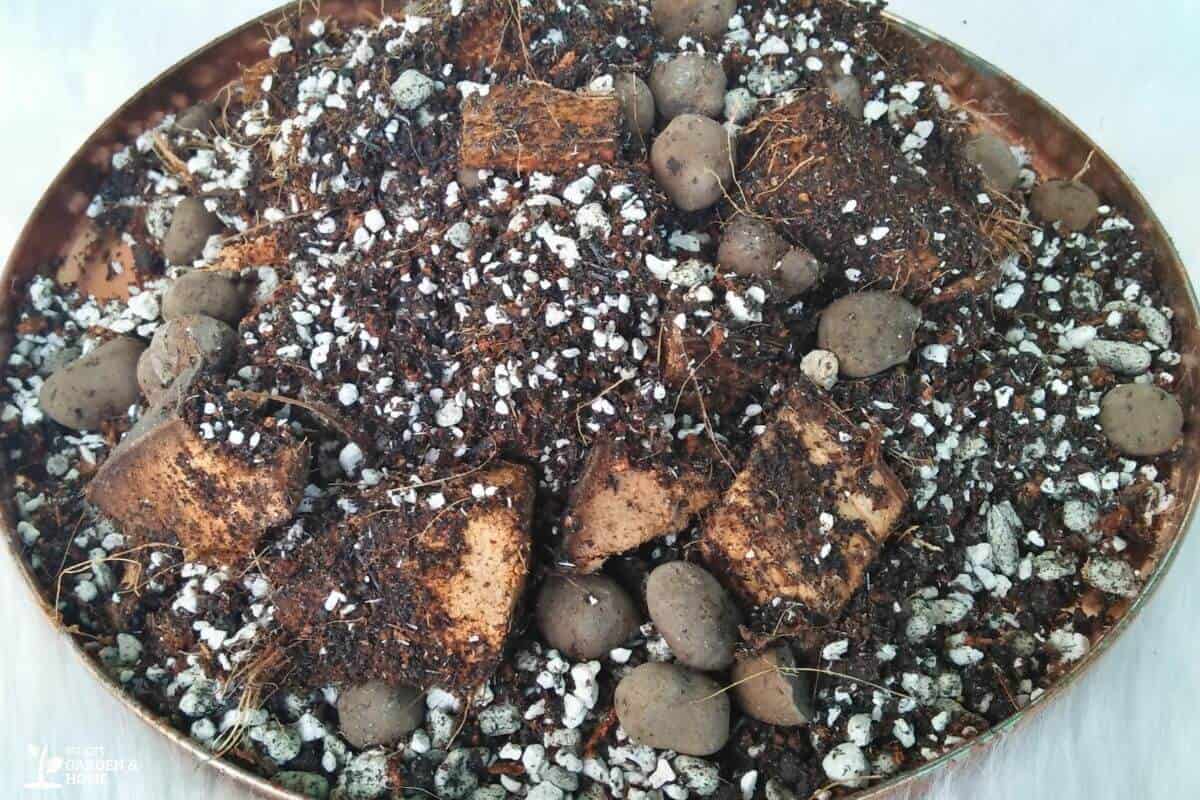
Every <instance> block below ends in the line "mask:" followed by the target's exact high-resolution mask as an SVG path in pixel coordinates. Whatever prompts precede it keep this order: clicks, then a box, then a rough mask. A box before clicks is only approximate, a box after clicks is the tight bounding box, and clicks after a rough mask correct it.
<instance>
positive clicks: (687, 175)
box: [650, 114, 733, 211]
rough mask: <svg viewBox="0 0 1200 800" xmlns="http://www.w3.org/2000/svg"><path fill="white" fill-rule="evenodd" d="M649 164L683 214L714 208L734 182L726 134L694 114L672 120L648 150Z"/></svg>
mask: <svg viewBox="0 0 1200 800" xmlns="http://www.w3.org/2000/svg"><path fill="white" fill-rule="evenodd" d="M650 163H651V166H652V167H653V168H654V177H655V179H656V180H657V181H658V184H659V185H660V186H661V187H662V188H663V191H665V192H666V193H667V195H668V196H669V197H670V198H671V201H672V202H673V203H675V205H676V206H678V207H679V208H681V209H683V210H684V211H699V210H701V209H704V208H708V207H709V206H711V205H713V204H714V203H716V202H717V201H718V200H720V199H721V197H722V194H723V192H724V186H725V184H727V183H729V182H730V181H732V180H733V164H732V163H731V161H730V152H729V134H728V133H726V131H725V129H724V128H723V127H721V124H720V123H719V122H716V121H715V120H711V119H709V118H708V117H701V116H698V115H696V114H681V115H680V116H678V117H676V118H675V119H673V120H671V124H670V125H668V126H667V128H666V130H664V131H663V132H662V133H660V134H659V135H658V138H656V139H655V140H654V144H653V145H652V146H651V148H650Z"/></svg>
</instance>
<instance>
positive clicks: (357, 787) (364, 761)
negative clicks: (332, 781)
mask: <svg viewBox="0 0 1200 800" xmlns="http://www.w3.org/2000/svg"><path fill="white" fill-rule="evenodd" d="M387 786H388V778H387V753H385V752H384V751H382V750H370V751H368V752H366V753H360V754H359V755H357V756H355V757H354V758H353V759H352V760H351V761H350V763H349V764H347V765H346V768H345V769H344V770H342V774H341V775H339V776H338V783H337V789H338V791H340V792H341V793H342V796H343V797H345V798H346V800H374V798H376V797H379V796H380V795H381V794H383V793H384V792H386V791H387Z"/></svg>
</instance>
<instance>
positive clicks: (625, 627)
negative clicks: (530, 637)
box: [536, 575, 641, 660]
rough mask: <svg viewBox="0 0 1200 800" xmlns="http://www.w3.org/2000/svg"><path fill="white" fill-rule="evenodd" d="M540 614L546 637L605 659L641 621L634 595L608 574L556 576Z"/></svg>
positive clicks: (569, 650)
mask: <svg viewBox="0 0 1200 800" xmlns="http://www.w3.org/2000/svg"><path fill="white" fill-rule="evenodd" d="M536 617H537V625H538V630H540V631H541V633H542V637H543V638H544V639H545V640H546V642H547V643H548V644H549V645H550V646H551V647H553V648H554V649H556V650H559V651H561V652H563V653H565V654H566V655H568V656H570V657H571V658H573V659H576V660H590V659H596V658H602V657H603V656H605V655H607V654H608V653H609V651H611V650H613V649H614V648H616V647H619V646H620V645H621V644H623V643H624V642H626V641H627V640H629V639H630V638H631V637H632V636H633V635H634V634H635V633H637V630H638V625H639V624H640V622H641V619H640V616H639V614H638V611H637V607H636V606H635V605H634V602H633V598H632V597H630V596H629V593H628V592H626V591H625V590H624V589H623V588H621V586H620V585H619V584H618V583H617V582H616V581H614V580H613V579H612V578H609V577H608V576H606V575H565V576H564V575H551V576H550V577H549V578H547V579H546V582H545V584H543V586H542V590H541V592H540V593H539V594H538V599H537V612H536Z"/></svg>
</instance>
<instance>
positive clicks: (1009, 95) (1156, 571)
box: [0, 0, 1200, 800]
mask: <svg viewBox="0 0 1200 800" xmlns="http://www.w3.org/2000/svg"><path fill="white" fill-rule="evenodd" d="M405 5H406V4H405V3H402V2H392V1H391V0H384V2H383V4H382V11H383V12H384V13H399V12H401V11H402V9H403V7H404V6H405ZM296 8H297V4H295V3H289V4H288V5H286V6H284V7H282V8H279V9H276V10H275V11H271V12H268V13H266V14H264V15H262V16H261V17H258V18H257V19H254V20H251V21H250V22H247V23H246V24H245V25H242V26H241V27H239V28H237V29H236V30H233V31H231V32H229V33H228V34H226V35H224V36H222V37H220V38H218V39H216V40H214V41H213V42H211V43H210V44H208V45H206V46H205V47H203V48H201V49H199V50H197V51H196V52H195V53H193V54H192V55H190V56H188V57H187V58H185V59H183V60H182V61H180V62H179V63H178V64H176V65H175V66H173V67H171V68H170V69H168V70H167V71H166V72H164V73H163V74H162V75H160V76H158V77H157V78H155V79H154V80H153V81H151V82H150V83H149V84H147V86H146V87H145V88H144V89H142V90H141V91H140V92H138V93H137V94H136V95H134V97H132V98H131V99H130V100H129V101H128V102H127V103H125V105H123V106H122V107H121V108H119V109H118V110H117V111H116V113H114V114H113V115H112V116H111V117H109V118H108V120H106V121H105V122H104V124H103V125H101V126H100V128H99V129H98V130H97V131H96V132H95V133H93V134H92V136H91V137H90V138H89V139H88V140H87V142H85V143H84V145H83V146H82V147H81V148H79V150H78V151H77V152H76V153H75V155H74V157H73V158H72V159H71V160H70V161H69V162H68V163H67V165H66V167H64V168H63V170H62V171H61V172H60V173H59V174H58V176H57V177H56V178H55V179H54V182H53V183H52V184H51V185H50V188H49V189H47V191H46V193H45V194H44V195H43V196H42V199H41V201H40V202H39V203H38V205H37V208H36V209H35V210H34V212H33V215H32V216H31V217H30V219H29V221H28V222H27V223H26V224H25V227H24V229H23V230H22V231H21V235H20V237H19V238H18V239H17V243H16V246H15V247H14V248H13V251H12V254H11V255H10V257H9V259H8V263H7V264H6V265H5V267H4V271H3V274H2V277H3V285H4V286H5V287H7V288H8V291H7V293H6V294H5V295H4V297H3V298H0V363H3V362H6V361H7V357H8V353H9V350H10V348H11V346H12V340H13V331H12V326H13V316H14V308H15V307H16V304H17V303H18V302H19V293H20V290H21V289H22V288H23V287H24V285H25V283H26V282H27V280H28V279H29V278H30V277H31V276H32V275H33V274H34V273H35V272H36V270H37V268H38V266H39V265H44V264H47V263H49V262H51V261H52V260H53V259H55V258H57V257H61V256H64V255H65V254H66V253H67V252H69V251H70V249H71V247H72V244H73V243H74V242H75V241H76V239H77V238H78V237H79V235H80V233H81V231H82V230H83V227H84V223H85V222H86V217H85V214H84V211H85V210H86V209H87V206H88V204H89V202H90V201H91V198H92V194H93V192H94V190H95V189H96V187H97V186H98V185H99V182H100V179H101V177H102V176H103V174H104V173H105V172H106V171H107V169H108V165H109V162H110V160H111V158H112V155H113V153H114V152H115V151H117V150H118V149H120V148H121V147H124V146H125V145H126V144H128V143H130V142H131V141H132V140H133V139H134V138H136V137H137V136H138V135H139V134H140V133H141V132H143V131H144V130H146V129H147V128H150V127H152V126H154V125H155V124H157V122H158V121H159V120H161V119H162V117H163V115H164V113H165V112H166V111H168V110H172V111H178V110H182V109H184V108H186V107H188V106H190V105H192V104H193V103H195V102H197V101H200V100H205V99H210V98H213V97H215V96H216V95H217V94H218V93H219V92H220V90H221V89H222V88H223V87H224V86H226V85H227V84H229V83H231V82H233V81H234V80H236V79H237V78H238V77H239V76H240V69H239V66H238V65H241V64H252V63H254V62H256V61H258V60H261V59H263V58H265V57H266V53H265V48H264V40H263V27H264V25H267V26H272V27H274V26H276V25H279V24H280V23H281V22H283V21H284V19H285V18H287V19H294V18H295V14H296ZM380 10H381V8H380V4H379V3H361V2H354V0H323V2H321V3H320V13H321V16H322V17H323V18H326V19H328V18H336V19H338V20H339V21H341V23H342V24H343V25H345V26H353V25H360V24H367V23H373V22H377V21H378V19H379V16H378V12H379V11H380ZM305 16H306V20H305V21H306V22H307V16H310V14H306V15H305ZM885 19H886V24H884V25H881V26H880V28H879V29H878V30H876V31H874V33H873V35H874V38H875V39H876V42H877V43H878V44H880V45H882V46H883V47H888V46H892V47H899V46H904V47H907V48H910V52H913V51H919V52H920V59H921V61H922V62H923V63H922V67H923V70H922V71H923V72H924V73H925V74H928V75H937V76H938V77H939V79H940V82H941V84H942V86H943V87H945V88H946V89H947V90H948V91H949V92H950V94H951V95H952V97H953V98H954V99H955V100H956V101H958V102H959V103H962V104H968V103H969V106H968V107H970V108H972V109H973V110H974V111H975V112H977V113H979V114H980V115H981V116H982V115H988V116H987V118H988V119H990V120H999V122H992V123H989V124H991V125H992V126H993V127H994V128H995V129H996V130H997V131H998V132H999V133H1001V134H1002V135H1005V136H1007V137H1009V138H1011V139H1018V140H1020V141H1021V142H1022V143H1023V144H1025V146H1026V147H1027V148H1028V150H1029V153H1030V156H1031V158H1032V161H1033V166H1034V168H1035V169H1036V170H1037V171H1038V172H1039V173H1040V174H1043V175H1052V176H1070V175H1073V174H1075V173H1076V172H1077V171H1079V169H1080V168H1081V167H1082V166H1083V164H1084V162H1085V161H1087V159H1088V158H1089V156H1090V158H1091V164H1090V167H1089V169H1088V172H1087V181H1088V183H1089V184H1090V185H1091V186H1092V187H1093V188H1094V189H1096V191H1097V192H1099V194H1100V196H1101V197H1102V198H1104V200H1105V201H1106V202H1108V203H1111V204H1112V205H1114V206H1116V207H1117V208H1119V209H1121V210H1122V212H1123V213H1124V214H1125V215H1126V216H1127V217H1128V218H1129V220H1130V221H1131V222H1133V223H1134V224H1135V225H1136V226H1137V228H1138V230H1139V231H1140V233H1141V236H1142V240H1143V242H1144V244H1145V246H1146V247H1147V248H1148V249H1149V250H1150V251H1151V253H1152V254H1153V256H1154V260H1155V264H1156V265H1157V270H1158V271H1157V274H1156V278H1157V279H1158V282H1159V285H1160V286H1161V287H1162V289H1163V294H1164V296H1165V297H1166V298H1167V301H1168V302H1169V303H1170V305H1171V307H1172V309H1173V310H1174V312H1175V318H1176V321H1177V325H1176V331H1177V336H1178V340H1177V346H1178V350H1179V352H1180V353H1181V354H1182V355H1183V363H1182V365H1181V367H1180V380H1179V382H1178V385H1179V395H1180V399H1181V400H1182V401H1183V405H1184V413H1185V416H1186V424H1187V425H1188V426H1189V428H1190V430H1193V431H1195V430H1200V405H1198V404H1197V403H1196V402H1195V399H1196V397H1197V394H1198V391H1197V380H1198V379H1200V370H1198V369H1197V364H1198V361H1200V312H1198V311H1197V303H1196V298H1195V294H1194V292H1193V290H1192V287H1191V285H1190V283H1189V281H1188V276H1187V271H1186V269H1185V268H1184V265H1183V264H1182V263H1181V262H1180V259H1179V254H1178V253H1177V252H1176V251H1175V248H1174V246H1173V245H1172V243H1171V240H1170V238H1169V237H1168V236H1167V233H1166V231H1165V230H1163V227H1162V224H1161V223H1160V222H1159V220H1158V217H1156V216H1155V214H1154V212H1153V211H1152V210H1151V209H1150V207H1149V205H1148V204H1147V203H1146V200H1145V198H1144V197H1142V195H1141V193H1140V192H1139V191H1138V190H1137V188H1136V187H1135V186H1134V185H1133V183H1132V182H1131V181H1130V180H1129V177H1128V176H1127V175H1126V174H1125V173H1124V172H1122V171H1121V169H1120V168H1119V167H1118V166H1117V165H1116V164H1114V163H1113V161H1112V159H1110V158H1109V157H1108V156H1107V155H1106V154H1105V153H1104V152H1103V151H1102V150H1100V148H1098V147H1097V146H1096V145H1095V144H1094V143H1093V142H1092V141H1091V139H1089V138H1088V137H1087V136H1086V135H1085V134H1084V133H1083V132H1082V131H1081V130H1079V129H1078V128H1076V127H1075V126H1074V125H1073V124H1071V122H1070V121H1068V120H1067V119H1066V118H1065V117H1063V116H1062V115H1061V114H1060V113H1058V112H1057V111H1056V110H1055V109H1053V108H1052V107H1051V106H1050V105H1048V104H1047V103H1046V102H1045V101H1044V100H1042V99H1041V98H1040V97H1038V96H1037V95H1036V94H1034V93H1033V92H1031V91H1030V90H1029V89H1027V88H1026V87H1024V86H1022V85H1021V84H1020V83H1018V82H1017V81H1015V80H1013V78H1012V77H1010V76H1009V75H1007V74H1005V73H1004V72H1002V71H1001V70H999V69H997V68H996V67H995V66H993V65H991V64H989V63H987V62H986V61H984V60H982V59H980V58H978V57H976V56H974V55H972V54H971V53H968V52H966V51H965V50H963V49H961V48H959V47H957V46H956V45H954V44H952V43H951V42H948V41H946V40H945V39H943V38H941V37H939V36H937V35H936V34H933V33H931V32H929V31H927V30H925V29H923V28H921V27H919V26H917V25H914V24H913V23H911V22H908V21H907V20H904V19H901V18H899V17H896V16H895V15H891V14H885ZM1017 123H1019V125H1018V124H1017ZM1198 443H1200V437H1194V436H1193V437H1188V438H1187V440H1186V441H1185V443H1184V445H1183V448H1184V450H1183V452H1182V454H1181V457H1180V459H1179V460H1178V462H1177V465H1176V466H1175V467H1174V468H1172V469H1171V471H1170V474H1169V475H1168V476H1167V480H1168V482H1169V484H1170V486H1171V490H1172V493H1173V494H1174V495H1175V496H1176V497H1177V498H1179V500H1180V502H1179V503H1177V504H1176V505H1175V506H1174V508H1172V509H1171V510H1170V511H1168V512H1167V513H1165V514H1163V515H1162V516H1160V517H1158V518H1157V525H1158V530H1157V534H1158V539H1157V546H1156V548H1155V549H1154V551H1153V552H1152V553H1151V554H1150V556H1149V557H1148V558H1147V561H1146V563H1145V564H1143V565H1142V566H1141V574H1143V575H1145V576H1147V577H1146V580H1145V587H1144V588H1143V590H1142V592H1141V594H1140V595H1138V597H1137V598H1136V599H1134V600H1133V601H1132V603H1130V604H1129V607H1128V609H1127V610H1126V611H1125V613H1124V614H1123V615H1122V616H1121V618H1120V619H1119V620H1117V621H1116V622H1115V623H1114V624H1113V625H1112V627H1111V628H1110V629H1109V631H1108V632H1107V634H1105V635H1104V636H1103V637H1102V638H1101V639H1100V640H1099V641H1096V642H1093V643H1092V645H1093V646H1092V648H1091V650H1090V651H1089V652H1088V654H1087V655H1086V656H1085V657H1084V658H1083V659H1081V660H1080V661H1079V662H1078V663H1077V664H1076V665H1075V666H1074V668H1073V669H1072V670H1071V671H1070V672H1069V673H1067V674H1066V675H1064V676H1063V677H1062V678H1061V679H1059V680H1058V681H1057V682H1056V683H1055V684H1054V685H1053V686H1052V687H1051V688H1050V689H1049V690H1048V691H1047V692H1046V693H1045V694H1043V695H1042V696H1041V697H1039V698H1038V699H1037V700H1035V701H1034V702H1032V703H1031V704H1030V705H1029V706H1027V707H1026V708H1024V709H1022V710H1021V711H1020V712H1018V713H1017V714H1014V715H1013V716H1012V717H1010V718H1009V719H1007V720H1005V721H1004V722H1003V723H1001V724H999V725H996V726H995V727H993V728H991V729H989V730H988V731H986V732H985V733H983V734H981V735H980V736H978V737H976V738H974V739H972V740H971V741H969V742H965V743H964V744H962V745H960V746H959V747H958V748H956V749H954V750H953V751H951V752H949V753H947V754H946V755H943V756H941V757H940V758H938V759H936V760H934V761H930V762H928V763H926V764H923V765H922V766H920V767H918V768H917V769H915V770H912V771H910V772H906V773H903V774H901V775H899V776H897V777H895V778H892V779H890V780H888V781H885V782H883V783H879V784H876V785H874V786H871V787H870V788H867V789H864V790H863V791H861V792H859V793H858V794H857V795H855V797H857V798H883V797H886V796H889V795H891V794H892V793H893V792H895V791H896V790H898V789H900V788H901V787H904V788H905V789H907V790H910V791H911V790H913V789H916V788H918V787H919V786H921V785H923V784H925V783H927V782H928V781H930V780H931V778H932V776H933V775H934V773H936V772H938V771H939V770H940V769H942V768H944V767H945V766H947V765H949V764H950V763H952V762H956V761H961V760H963V759H966V758H968V757H971V756H972V755H974V754H977V753H979V752H980V751H981V750H983V749H984V748H986V747H988V746H989V745H991V744H992V743H994V742H995V741H996V740H997V739H999V738H1000V737H1001V736H1004V735H1007V734H1009V733H1011V732H1012V731H1014V730H1015V729H1016V728H1017V727H1018V726H1020V725H1021V724H1023V723H1025V722H1027V721H1028V720H1030V719H1032V718H1033V717H1034V716H1035V715H1036V714H1038V712H1040V711H1041V710H1042V709H1044V708H1046V707H1047V705H1049V704H1050V703H1052V702H1053V701H1054V699H1055V698H1056V697H1058V696H1059V695H1061V694H1063V693H1064V692H1066V691H1068V690H1069V689H1070V687H1071V685H1072V684H1073V683H1074V682H1075V681H1076V680H1078V679H1079V678H1080V676H1082V675H1083V674H1084V673H1085V672H1086V671H1087V670H1088V669H1089V668H1091V666H1092V665H1093V664H1094V663H1095V662H1096V661H1097V659H1099V658H1100V657H1101V655H1102V654H1103V653H1105V652H1106V651H1107V650H1108V648H1109V647H1110V646H1111V645H1112V643H1113V642H1114V641H1115V640H1116V639H1117V637H1119V636H1120V635H1121V633H1122V632H1123V631H1124V630H1125V629H1126V628H1127V627H1128V626H1129V625H1130V624H1131V623H1132V622H1133V621H1134V619H1135V618H1136V617H1137V615H1138V612H1139V611H1141V609H1142V608H1143V607H1144V606H1145V605H1146V603H1147V602H1148V601H1149V599H1150V596H1151V595H1152V594H1153V593H1154V590H1155V589H1156V588H1157V587H1158V585H1159V583H1161V581H1162V579H1163V577H1164V576H1165V575H1166V573H1167V570H1168V569H1169V567H1170V566H1171V562H1172V561H1173V560H1174V557H1175V554H1176V552H1177V551H1178V549H1179V546H1180V544H1181V542H1182V540H1183V535H1184V533H1185V532H1186V531H1187V529H1188V523H1189V521H1190V520H1191V517H1192V514H1193V512H1194V511H1195V508H1196V503H1197V498H1198V494H1197V489H1198V487H1200V482H1198V479H1200V450H1198V449H1197V448H1198ZM12 495H13V492H12V484H11V478H10V477H9V476H7V475H4V474H3V473H2V471H0V500H2V501H3V502H0V530H2V531H3V533H4V536H5V539H6V540H7V544H8V550H9V552H10V553H11V555H12V557H13V559H15V561H16V563H17V567H18V569H19V571H20V572H21V575H22V577H23V578H24V579H25V582H26V584H27V585H28V586H29V589H30V591H31V592H33V594H34V595H35V596H36V597H37V599H38V603H39V606H40V607H41V609H42V611H43V613H44V615H45V621H46V624H48V625H55V624H57V623H56V622H55V613H54V609H53V607H52V603H53V598H51V597H48V596H47V595H46V594H45V592H44V590H43V588H42V587H41V586H39V585H38V583H37V582H36V580H35V578H34V576H33V573H32V572H31V571H30V569H29V565H28V564H27V563H26V561H25V559H24V557H23V556H22V552H21V548H22V546H21V541H20V539H19V537H18V536H17V535H16V522H15V519H14V515H13V508H12ZM81 642H82V640H81V639H79V638H75V639H73V644H74V649H75V652H76V654H78V655H79V657H80V659H82V661H83V663H84V664H85V666H86V668H87V669H88V671H89V672H90V673H91V674H92V675H93V676H94V677H95V679H96V681H97V682H98V684H99V685H100V686H103V687H104V688H105V689H107V690H108V691H110V692H112V693H114V694H115V695H117V696H118V697H119V698H120V699H121V700H122V701H124V703H125V704H126V706H127V707H128V708H129V710H130V711H131V712H132V713H133V714H136V715H137V716H138V717H139V718H141V719H142V720H144V721H145V722H146V723H147V724H148V725H151V726H153V727H154V728H155V729H156V730H158V732H159V733H161V734H162V735H163V736H165V737H167V738H168V739H170V740H171V741H173V742H174V743H175V744H177V745H179V746H180V747H182V748H184V749H186V750H188V751H189V752H190V753H192V754H193V755H194V756H195V757H196V758H197V759H199V760H200V761H201V762H203V763H205V764H208V765H210V766H211V767H212V768H213V769H216V770H219V771H220V772H222V773H225V774H226V775H228V776H230V777H232V778H233V779H234V780H236V781H237V782H238V783H239V784H241V785H242V786H244V787H246V789H247V790H249V791H252V792H254V793H256V794H258V795H260V796H263V797H271V798H281V800H282V799H284V798H299V796H298V795H295V794H293V793H292V792H289V791H286V790H284V789H282V788H280V787H279V786H276V785H275V784H273V783H271V782H270V781H269V780H267V779H266V778H264V777H262V776H260V775H256V774H254V773H252V772H249V771H247V770H245V769H243V768H241V767H239V766H237V765H236V764H233V763H231V762H229V761H225V760H222V759H213V758H212V754H211V753H210V752H209V751H208V750H206V749H205V748H203V747H201V746H200V745H198V744H196V743H195V742H194V741H192V740H191V739H190V738H189V737H188V736H187V735H186V734H185V733H183V732H181V731H178V730H176V729H175V728H173V727H171V726H170V725H169V724H167V723H166V722H165V721H164V720H162V719H160V718H159V717H157V716H156V715H154V714H153V713H151V712H150V711H149V710H147V709H146V708H144V707H142V706H141V705H139V704H138V703H137V702H136V701H135V700H134V699H133V698H132V697H130V696H129V695H127V694H126V693H125V692H124V691H123V690H122V689H121V687H120V686H119V685H118V684H117V683H116V682H115V681H114V680H113V679H112V678H111V677H109V676H108V675H107V674H106V673H105V672H104V671H103V670H102V669H101V668H100V666H99V664H98V663H97V661H96V660H95V659H94V658H92V657H91V656H90V655H88V654H87V653H85V652H84V650H83V648H82V646H81Z"/></svg>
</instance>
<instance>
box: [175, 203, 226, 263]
mask: <svg viewBox="0 0 1200 800" xmlns="http://www.w3.org/2000/svg"><path fill="white" fill-rule="evenodd" d="M224 229H225V226H224V224H222V222H221V220H220V219H218V218H217V215H216V214H214V213H213V212H211V211H209V210H208V207H207V206H206V205H205V204H204V200H203V198H200V197H188V198H185V199H183V200H182V201H180V203H179V205H177V206H175V213H174V215H173V216H172V217H171V225H170V227H169V228H167V235H166V236H164V237H163V256H164V257H165V258H166V259H167V261H169V262H170V263H172V264H178V265H188V264H191V263H192V262H194V261H195V260H196V259H198V258H200V256H201V255H203V254H204V246H205V245H206V244H208V239H209V237H210V236H215V235H216V234H218V233H220V232H221V231H222V230H224Z"/></svg>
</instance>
